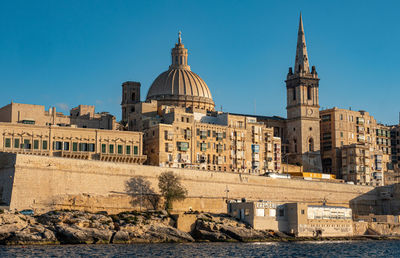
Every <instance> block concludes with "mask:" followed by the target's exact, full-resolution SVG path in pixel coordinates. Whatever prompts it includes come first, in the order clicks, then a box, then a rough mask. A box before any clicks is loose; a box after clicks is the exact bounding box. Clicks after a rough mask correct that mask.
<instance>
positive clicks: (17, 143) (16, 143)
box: [14, 139, 19, 149]
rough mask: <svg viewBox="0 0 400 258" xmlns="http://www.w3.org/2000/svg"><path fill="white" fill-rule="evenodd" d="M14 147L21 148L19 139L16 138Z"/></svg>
mask: <svg viewBox="0 0 400 258" xmlns="http://www.w3.org/2000/svg"><path fill="white" fill-rule="evenodd" d="M14 148H16V149H19V139H14Z"/></svg>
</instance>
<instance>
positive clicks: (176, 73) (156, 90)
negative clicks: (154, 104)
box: [146, 32, 215, 111]
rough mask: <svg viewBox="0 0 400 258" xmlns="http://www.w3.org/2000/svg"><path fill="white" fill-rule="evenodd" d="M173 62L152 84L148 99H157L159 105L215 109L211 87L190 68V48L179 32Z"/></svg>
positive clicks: (172, 52)
mask: <svg viewBox="0 0 400 258" xmlns="http://www.w3.org/2000/svg"><path fill="white" fill-rule="evenodd" d="M171 57H172V63H171V65H170V66H169V69H168V70H167V71H165V72H163V73H161V74H160V75H159V76H158V77H157V78H156V79H155V80H154V82H153V84H152V85H151V87H150V89H149V91H148V93H147V97H146V101H150V100H157V101H158V104H159V105H172V106H180V107H186V108H198V109H204V110H207V111H213V110H214V106H215V104H214V101H213V99H212V96H211V93H210V89H209V88H208V86H207V84H206V83H205V82H204V81H203V79H201V78H200V76H199V75H197V74H196V73H194V72H192V71H191V70H190V66H189V65H188V50H187V49H186V48H185V46H184V45H183V43H182V38H181V32H179V37H178V43H176V44H175V47H174V48H173V49H172V51H171Z"/></svg>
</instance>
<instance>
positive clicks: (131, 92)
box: [121, 81, 140, 125]
mask: <svg viewBox="0 0 400 258" xmlns="http://www.w3.org/2000/svg"><path fill="white" fill-rule="evenodd" d="M139 102H140V82H131V81H126V82H124V83H122V102H121V108H122V120H121V122H122V123H123V124H124V125H126V124H127V123H128V120H129V115H130V114H131V113H133V112H135V104H136V103H139Z"/></svg>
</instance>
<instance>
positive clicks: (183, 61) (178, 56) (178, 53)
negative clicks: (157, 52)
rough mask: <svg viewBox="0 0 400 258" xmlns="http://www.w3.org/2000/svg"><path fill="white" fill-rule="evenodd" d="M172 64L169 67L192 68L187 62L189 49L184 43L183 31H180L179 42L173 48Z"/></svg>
mask: <svg viewBox="0 0 400 258" xmlns="http://www.w3.org/2000/svg"><path fill="white" fill-rule="evenodd" d="M171 56H172V64H171V65H170V66H169V69H186V70H190V66H189V65H188V64H187V57H188V50H187V49H186V48H185V46H184V45H183V44H182V33H181V32H180V31H179V33H178V43H175V47H174V48H173V49H172V50H171Z"/></svg>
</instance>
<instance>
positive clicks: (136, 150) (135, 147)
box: [133, 146, 139, 155]
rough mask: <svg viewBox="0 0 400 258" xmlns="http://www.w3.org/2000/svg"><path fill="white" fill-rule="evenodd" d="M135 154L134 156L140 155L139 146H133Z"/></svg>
mask: <svg viewBox="0 0 400 258" xmlns="http://www.w3.org/2000/svg"><path fill="white" fill-rule="evenodd" d="M133 154H134V155H138V154H139V151H138V146H133Z"/></svg>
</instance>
